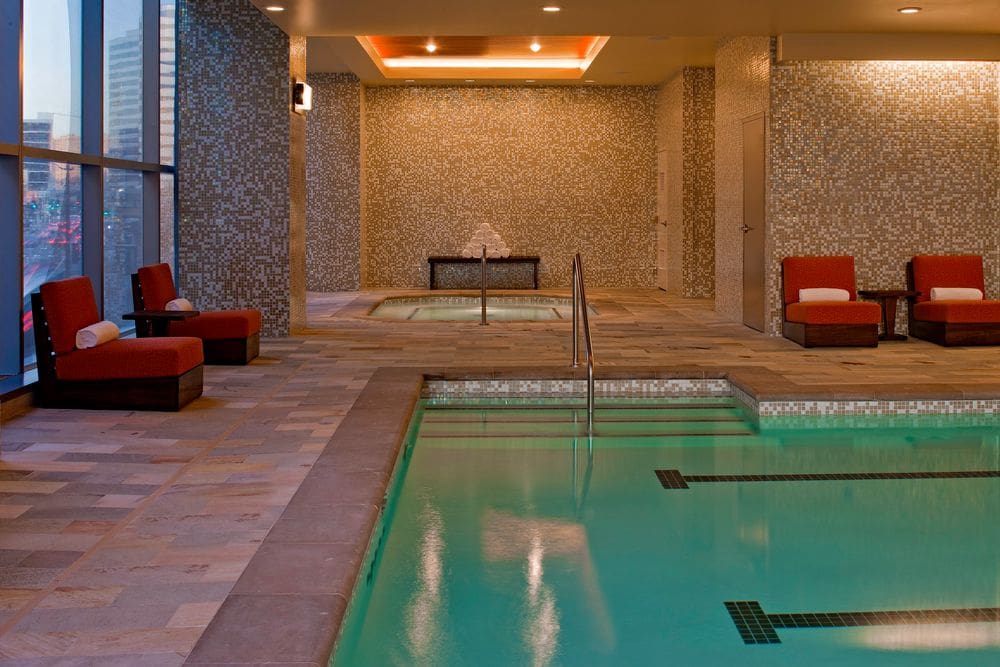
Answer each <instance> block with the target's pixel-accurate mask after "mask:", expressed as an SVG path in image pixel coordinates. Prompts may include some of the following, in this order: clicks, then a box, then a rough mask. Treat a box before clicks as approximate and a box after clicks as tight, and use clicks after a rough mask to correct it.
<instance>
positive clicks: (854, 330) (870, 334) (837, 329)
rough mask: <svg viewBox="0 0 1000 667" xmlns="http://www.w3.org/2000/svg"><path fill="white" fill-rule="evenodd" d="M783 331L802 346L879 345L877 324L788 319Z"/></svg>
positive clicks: (782, 328) (789, 338)
mask: <svg viewBox="0 0 1000 667" xmlns="http://www.w3.org/2000/svg"><path fill="white" fill-rule="evenodd" d="M781 333H782V335H783V336H784V337H785V338H787V339H788V340H791V341H795V342H796V343H798V344H799V345H801V346H802V347H878V325H877V324H803V323H801V322H788V321H787V320H786V321H785V322H784V323H783V324H782V326H781Z"/></svg>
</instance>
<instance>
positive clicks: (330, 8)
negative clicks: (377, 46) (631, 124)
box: [252, 0, 1000, 85]
mask: <svg viewBox="0 0 1000 667" xmlns="http://www.w3.org/2000/svg"><path fill="white" fill-rule="evenodd" d="M252 2H253V4H254V5H256V6H257V7H258V8H260V9H261V11H263V12H264V13H265V14H266V15H267V16H268V18H270V19H271V20H272V21H273V22H274V23H275V24H276V25H278V26H279V27H280V28H281V29H282V30H284V31H285V32H286V33H288V34H290V35H303V36H307V37H308V38H309V40H308V51H307V52H308V56H307V60H308V67H309V70H310V71H312V72H323V71H327V72H330V71H332V72H337V71H340V72H343V71H350V72H353V73H355V74H356V75H357V76H358V77H359V78H360V79H361V80H362V81H364V82H366V83H368V84H375V85H377V84H386V83H402V82H403V80H404V79H402V78H401V77H395V76H386V74H385V72H384V71H383V70H382V69H380V68H379V67H378V66H377V65H376V64H375V63H374V62H373V61H372V58H371V57H370V56H369V54H368V53H367V52H366V50H365V48H364V47H363V46H362V44H361V43H360V42H359V41H358V40H357V39H356V38H357V37H358V36H366V35H367V36H383V37H386V36H411V37H418V38H425V37H426V38H432V37H435V36H465V37H471V36H478V38H480V39H481V38H485V37H490V36H505V37H508V38H509V37H516V36H524V37H526V38H528V37H540V38H544V37H545V36H574V35H603V36H608V37H609V39H608V41H607V43H606V44H605V45H604V48H603V49H601V51H600V53H599V54H598V55H597V57H596V58H595V59H594V61H593V63H592V64H591V65H590V66H589V68H588V69H587V70H586V72H585V73H584V75H583V76H584V78H585V79H587V80H591V81H593V82H595V83H597V84H606V85H643V84H656V83H659V82H661V81H663V80H664V79H666V78H667V77H668V76H669V75H670V74H671V73H673V72H674V71H675V70H676V69H677V68H679V67H681V66H685V65H691V66H705V65H711V64H712V63H713V60H714V51H715V45H716V43H717V41H718V40H719V39H720V38H724V37H728V36H735V35H780V34H784V33H797V34H799V35H801V34H809V33H819V34H827V35H828V34H830V33H903V34H911V35H923V36H926V39H927V40H928V41H929V42H930V41H933V40H934V39H936V38H938V37H944V36H947V37H948V38H950V39H952V40H954V39H959V40H961V39H962V38H963V36H969V39H973V38H978V39H979V40H980V43H981V42H982V40H983V39H984V38H985V39H986V40H992V39H994V38H996V36H997V35H1000V0H933V1H932V0H917V1H916V2H905V1H898V0H896V1H893V0H829V1H828V2H821V1H819V0H698V1H692V0H688V1H678V0H615V1H610V0H573V1H570V0H566V1H565V2H555V3H552V4H557V5H560V6H561V7H562V11H560V12H558V13H547V12H542V11H541V8H542V6H543V5H544V4H547V3H546V2H540V1H532V0H467V1H465V2H459V1H457V0H405V1H404V0H361V1H358V0H252ZM907 4H916V5H919V6H921V7H922V8H923V11H921V12H920V13H919V14H913V15H903V14H900V13H899V12H898V11H896V10H897V9H899V8H900V7H903V6H906V5H907ZM266 5H281V6H284V7H285V11H282V12H267V11H265V10H264V7H265V6H266ZM995 43H996V42H994V41H988V44H990V45H992V44H995ZM989 48H992V46H991V47H989ZM988 50H989V49H988ZM998 50H1000V47H998ZM998 58H1000V53H998V54H997V55H996V56H995V57H993V58H988V59H998ZM466 75H467V73H466V72H463V73H461V76H462V77H465V76H466ZM427 80H431V81H434V80H435V79H433V78H430V79H427ZM448 80H451V81H452V82H454V80H455V77H443V78H441V79H440V81H442V82H444V81H448ZM494 82H496V83H521V84H523V83H524V79H523V78H520V77H516V78H515V77H511V78H509V79H495V80H494ZM574 83H579V80H576V81H574Z"/></svg>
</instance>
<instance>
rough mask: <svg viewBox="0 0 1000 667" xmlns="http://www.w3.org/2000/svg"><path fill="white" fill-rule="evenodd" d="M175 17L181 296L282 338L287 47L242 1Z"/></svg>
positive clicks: (287, 226)
mask: <svg viewBox="0 0 1000 667" xmlns="http://www.w3.org/2000/svg"><path fill="white" fill-rule="evenodd" d="M177 16H178V29H177V117H178V141H177V144H178V152H177V178H178V183H177V189H178V201H177V203H178V234H177V245H178V266H177V273H178V276H177V277H178V283H179V291H180V293H181V294H182V295H183V296H184V297H186V298H188V299H190V300H191V301H192V302H193V303H194V304H195V306H196V307H197V308H201V309H205V310H215V309H221V308H259V309H260V310H261V312H262V314H263V319H264V330H263V333H264V335H267V336H280V335H287V334H288V332H289V327H290V322H291V317H292V312H293V308H292V306H291V300H292V298H293V294H294V293H293V291H292V288H293V286H292V278H291V274H292V270H291V258H290V251H289V238H290V235H291V234H292V233H294V230H293V228H292V225H291V211H290V206H291V204H290V202H291V196H292V191H293V188H294V187H296V186H295V185H294V184H293V183H291V182H290V180H291V179H290V171H291V168H290V158H291V152H290V151H291V139H290V136H291V123H290V121H289V115H290V111H289V109H290V102H291V82H290V80H289V72H290V67H291V58H290V55H291V51H290V44H289V38H288V36H287V35H285V33H283V32H282V31H281V30H279V29H278V28H277V27H276V26H275V25H274V24H273V23H271V21H269V20H268V19H267V17H266V16H264V15H263V14H261V12H260V11H259V10H258V9H256V8H255V7H254V6H253V5H251V4H250V2H248V1H247V0H239V1H238V2H234V1H232V0H181V1H180V2H179V3H178V6H177Z"/></svg>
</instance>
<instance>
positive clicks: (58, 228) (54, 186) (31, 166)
mask: <svg viewBox="0 0 1000 667" xmlns="http://www.w3.org/2000/svg"><path fill="white" fill-rule="evenodd" d="M80 199H81V189H80V166H79V165H76V164H63V163H60V162H49V161H48V160H27V159H26V160H25V161H24V288H23V294H24V321H23V322H22V330H23V332H24V356H25V358H24V366H25V367H27V366H29V365H31V364H34V363H35V340H34V337H33V336H34V333H33V331H32V328H31V297H30V296H29V295H30V294H31V293H32V292H37V291H38V286H39V285H41V284H42V283H45V282H48V281H50V280H58V279H60V278H68V277H70V276H78V275H81V274H82V273H83V239H82V237H81V227H80V210H81V209H80Z"/></svg>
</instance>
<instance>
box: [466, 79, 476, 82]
mask: <svg viewBox="0 0 1000 667" xmlns="http://www.w3.org/2000/svg"><path fill="white" fill-rule="evenodd" d="M465 82H466V83H475V82H476V80H475V79H466V80H465Z"/></svg>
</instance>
